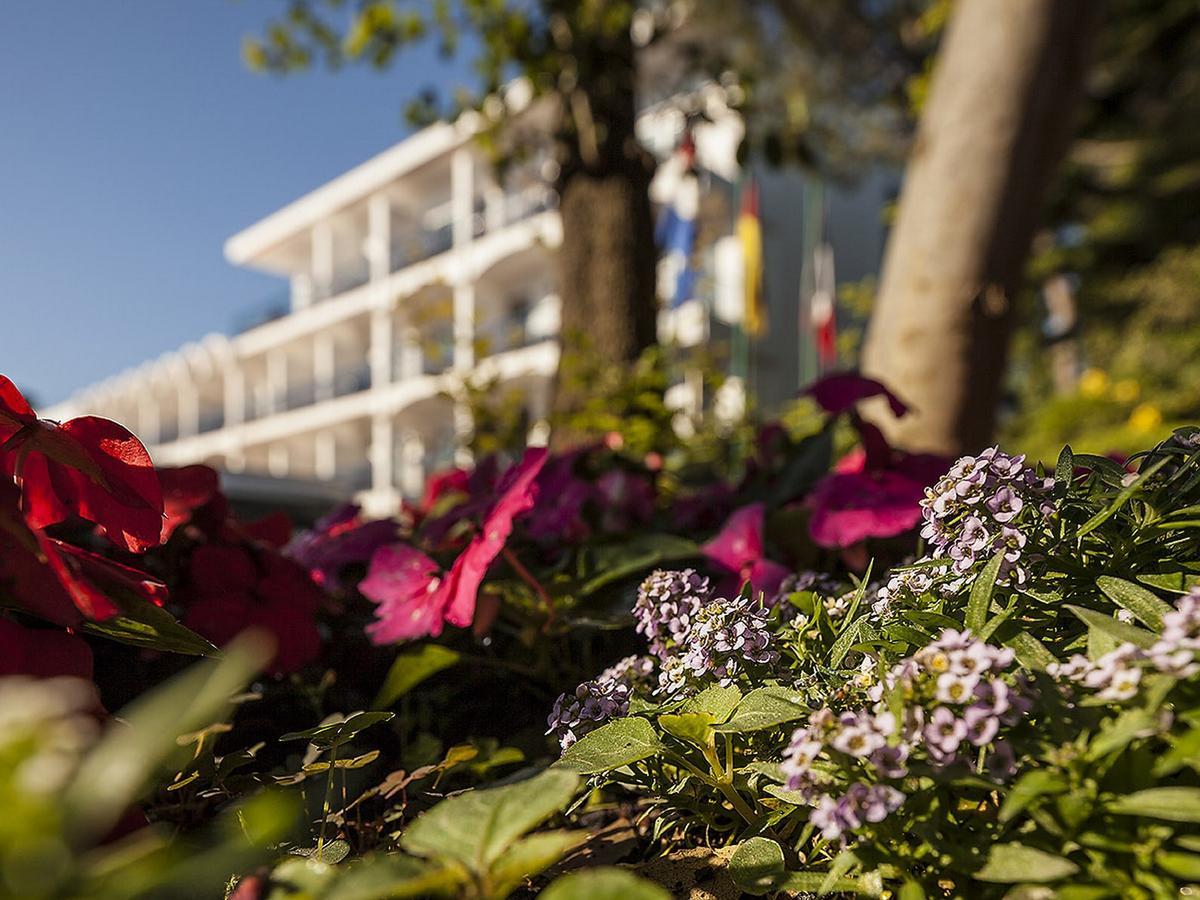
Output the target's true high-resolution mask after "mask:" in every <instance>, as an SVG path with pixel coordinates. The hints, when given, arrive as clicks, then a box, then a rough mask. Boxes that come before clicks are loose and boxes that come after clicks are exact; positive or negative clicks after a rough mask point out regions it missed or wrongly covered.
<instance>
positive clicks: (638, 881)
mask: <svg viewBox="0 0 1200 900" xmlns="http://www.w3.org/2000/svg"><path fill="white" fill-rule="evenodd" d="M538 896H540V897H541V898H542V900H671V895H670V894H668V893H667V892H666V891H665V890H663V889H662V888H661V887H659V886H658V885H657V884H654V883H653V882H650V881H646V880H645V879H644V878H638V877H637V876H636V875H634V874H633V873H632V872H627V871H626V870H625V869H617V868H609V867H603V866H602V867H600V868H596V869H584V870H583V871H581V872H572V873H570V874H569V875H563V876H562V877H561V878H556V879H555V880H554V881H553V882H551V884H550V886H549V887H548V888H546V889H545V890H544V891H542V893H541V894H539V895H538Z"/></svg>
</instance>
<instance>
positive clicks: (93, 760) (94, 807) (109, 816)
mask: <svg viewBox="0 0 1200 900" xmlns="http://www.w3.org/2000/svg"><path fill="white" fill-rule="evenodd" d="M271 652H272V651H271V646H270V642H269V641H264V640H262V639H261V638H260V637H258V636H257V635H256V633H254V632H250V633H247V634H245V635H243V636H242V637H239V638H237V639H236V640H235V641H234V642H233V643H232V644H230V645H229V646H228V647H227V648H226V650H225V654H224V656H223V657H222V658H221V659H219V660H206V661H204V662H201V663H198V664H196V665H194V666H191V667H190V668H188V669H186V670H185V671H184V672H183V673H182V674H180V675H177V676H175V677H174V678H172V679H171V680H170V681H168V682H166V683H165V684H163V685H160V686H159V687H156V688H154V689H153V690H151V691H149V692H147V693H145V694H143V695H142V696H141V697H139V698H138V699H137V700H135V701H134V702H133V703H131V704H130V705H129V706H127V707H126V708H125V709H123V710H122V711H121V714H120V715H121V719H123V720H124V721H123V724H122V725H121V727H114V728H109V729H107V730H106V731H105V734H104V737H103V738H102V739H101V741H100V743H99V744H98V745H96V747H95V748H93V750H92V751H91V752H90V753H89V754H88V755H87V757H86V758H85V759H84V761H83V763H82V764H81V765H80V766H79V768H78V770H77V771H76V773H75V776H74V778H73V779H72V781H71V783H70V784H69V785H68V786H67V789H66V791H65V792H64V794H63V795H62V810H63V813H64V821H65V822H66V823H67V824H68V827H69V828H70V829H71V830H72V831H73V832H74V833H75V835H76V836H77V837H79V838H80V839H81V842H82V841H86V840H87V839H88V838H95V837H99V836H102V835H104V834H105V833H106V832H107V831H108V830H109V829H110V828H111V827H112V826H113V824H114V823H115V822H116V821H117V819H118V818H120V816H121V815H122V814H123V813H124V812H125V810H126V809H128V807H129V806H130V804H131V803H133V801H134V800H135V799H136V798H137V796H138V794H139V793H140V792H141V790H142V789H143V786H144V785H145V784H146V783H147V782H148V781H149V779H150V778H151V776H152V775H153V773H154V772H155V771H156V770H157V769H158V767H159V766H160V765H162V763H163V762H164V760H166V759H167V758H168V757H170V756H171V754H173V753H174V752H175V751H176V750H177V749H178V746H179V745H178V744H177V743H176V738H177V737H178V736H179V735H181V734H188V733H190V732H194V731H198V730H199V729H201V728H205V727H207V726H209V725H211V724H212V723H213V722H215V721H217V720H218V719H220V718H221V716H222V715H224V713H225V711H226V709H227V708H228V706H229V704H230V702H231V700H232V698H233V696H234V695H235V694H236V693H238V692H239V691H241V690H243V689H244V688H245V686H246V684H247V683H248V682H249V681H250V679H251V678H252V677H254V675H255V673H257V672H258V671H259V670H260V669H261V668H262V666H263V665H264V664H265V663H266V662H267V660H269V659H270V657H271Z"/></svg>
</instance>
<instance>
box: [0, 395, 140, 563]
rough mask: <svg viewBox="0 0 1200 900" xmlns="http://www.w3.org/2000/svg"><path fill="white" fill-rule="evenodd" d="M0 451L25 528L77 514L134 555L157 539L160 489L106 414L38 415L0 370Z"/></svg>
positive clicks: (131, 441) (132, 442)
mask: <svg viewBox="0 0 1200 900" xmlns="http://www.w3.org/2000/svg"><path fill="white" fill-rule="evenodd" d="M0 451H2V452H3V453H4V463H5V466H6V468H7V470H8V471H9V473H10V474H12V475H15V476H16V477H17V479H18V480H19V482H20V485H21V500H22V508H23V510H24V512H25V517H26V519H28V521H29V524H30V526H31V527H33V528H44V527H46V526H47V525H53V524H54V523H56V522H62V521H64V520H65V519H68V518H70V517H71V516H72V515H77V516H79V517H81V518H84V519H87V520H89V521H91V522H94V523H96V524H97V525H99V526H100V528H101V529H103V531H104V533H105V534H106V535H108V538H109V539H110V540H111V541H112V542H113V543H114V544H117V545H118V546H121V547H124V548H125V549H127V550H130V551H132V552H134V553H140V552H142V551H143V550H145V549H147V548H149V547H153V546H155V545H156V544H158V543H159V540H160V537H161V534H162V527H163V500H162V491H161V489H160V487H159V484H158V476H157V475H156V474H155V472H154V465H153V464H152V463H151V462H150V454H148V453H147V452H146V448H145V447H144V446H142V443H141V441H139V440H138V439H137V438H135V437H134V436H133V435H132V434H130V433H129V432H128V431H127V430H126V429H125V428H123V427H121V426H120V425H118V424H117V423H116V422H111V421H109V420H108V419H101V418H97V417H96V416H80V417H79V418H77V419H70V420H68V421H66V422H64V423H62V424H61V425H59V424H57V423H55V422H50V421H46V420H43V419H39V418H38V417H37V416H36V415H35V414H34V412H33V409H32V408H31V407H30V405H29V403H28V402H27V401H26V400H25V398H24V397H23V396H22V395H21V392H20V391H18V390H17V388H16V387H15V386H14V385H13V383H12V382H11V381H9V380H8V379H7V378H5V377H4V376H2V375H0Z"/></svg>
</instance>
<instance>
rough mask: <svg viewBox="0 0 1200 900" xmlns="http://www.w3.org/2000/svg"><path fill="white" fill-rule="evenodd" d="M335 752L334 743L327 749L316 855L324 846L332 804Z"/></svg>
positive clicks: (319, 853) (335, 766) (335, 764)
mask: <svg viewBox="0 0 1200 900" xmlns="http://www.w3.org/2000/svg"><path fill="white" fill-rule="evenodd" d="M337 750H338V745H337V744H336V743H335V744H334V745H333V746H332V747H330V748H329V774H328V776H327V777H326V778H325V805H324V807H322V809H321V833H320V835H319V836H318V837H317V855H318V856H320V855H321V850H322V849H323V848H324V846H325V826H326V825H327V824H328V823H329V808H330V806H331V805H332V804H333V772H334V769H336V768H337Z"/></svg>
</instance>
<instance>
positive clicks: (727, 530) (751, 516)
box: [702, 503, 766, 572]
mask: <svg viewBox="0 0 1200 900" xmlns="http://www.w3.org/2000/svg"><path fill="white" fill-rule="evenodd" d="M765 514H766V510H765V507H764V506H763V504H761V503H751V504H749V505H748V506H743V507H742V508H741V509H739V510H736V511H734V513H733V514H732V515H731V516H730V517H729V519H728V520H726V522H725V526H724V527H723V528H722V529H721V531H720V533H719V534H717V536H716V537H714V538H713V539H712V540H711V541H709V542H708V543H707V544H705V545H704V547H703V548H702V550H703V551H704V555H705V556H706V557H708V558H709V559H710V560H712V561H713V562H715V563H716V564H717V565H719V566H721V567H722V568H724V569H728V570H729V571H730V572H741V571H742V569H743V568H745V567H746V566H748V565H752V564H754V563H755V562H757V561H758V560H760V559H762V555H763V519H764V517H765Z"/></svg>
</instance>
